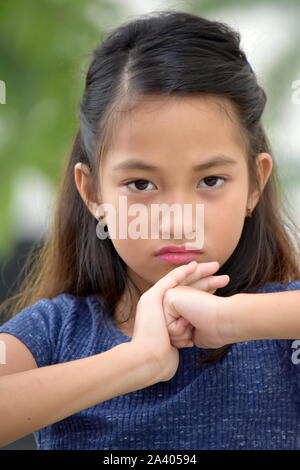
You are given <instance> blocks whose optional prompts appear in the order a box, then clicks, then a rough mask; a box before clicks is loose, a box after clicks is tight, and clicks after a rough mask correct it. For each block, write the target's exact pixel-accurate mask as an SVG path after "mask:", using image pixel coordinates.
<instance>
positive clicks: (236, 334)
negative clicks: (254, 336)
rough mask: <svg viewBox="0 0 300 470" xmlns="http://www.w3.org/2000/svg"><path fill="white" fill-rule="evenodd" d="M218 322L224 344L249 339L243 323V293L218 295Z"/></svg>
mask: <svg viewBox="0 0 300 470" xmlns="http://www.w3.org/2000/svg"><path fill="white" fill-rule="evenodd" d="M220 299H221V301H220V309H219V324H220V328H219V329H220V334H221V336H222V339H223V341H224V344H232V343H238V342H240V341H246V340H247V339H249V338H248V337H247V336H248V335H247V331H246V328H245V326H246V325H244V322H243V320H244V317H243V315H242V313H243V307H242V304H243V294H234V295H231V296H229V297H220Z"/></svg>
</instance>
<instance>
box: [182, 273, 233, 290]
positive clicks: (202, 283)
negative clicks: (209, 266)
mask: <svg viewBox="0 0 300 470" xmlns="http://www.w3.org/2000/svg"><path fill="white" fill-rule="evenodd" d="M229 281H230V277H229V276H228V275H227V274H223V275H222V276H208V277H206V278H204V279H200V280H199V281H196V282H193V283H192V284H190V285H189V287H194V288H196V289H200V290H204V291H207V292H211V291H214V292H215V291H216V290H217V289H220V288H221V287H225V286H226V285H227V284H228V282H229Z"/></svg>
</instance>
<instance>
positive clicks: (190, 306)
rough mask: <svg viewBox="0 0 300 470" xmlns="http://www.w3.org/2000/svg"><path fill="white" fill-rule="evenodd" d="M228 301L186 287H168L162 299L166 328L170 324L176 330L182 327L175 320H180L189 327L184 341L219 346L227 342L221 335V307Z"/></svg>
mask: <svg viewBox="0 0 300 470" xmlns="http://www.w3.org/2000/svg"><path fill="white" fill-rule="evenodd" d="M227 300H228V298H226V297H218V296H217V295H212V294H210V293H209V292H204V291H201V290H197V289H195V288H193V287H188V286H177V287H176V288H172V289H169V290H168V291H167V292H166V294H165V295H164V300H163V308H164V312H165V316H166V318H168V319H169V331H170V329H172V328H173V327H172V325H173V324H174V329H177V331H178V330H180V328H182V327H181V326H180V325H179V326H178V324H176V323H177V322H181V325H182V323H183V324H184V325H186V324H187V323H188V324H191V325H192V327H191V329H190V330H188V332H189V335H190V336H189V337H187V339H186V343H187V344H188V343H189V341H190V342H192V343H193V344H192V345H195V346H197V347H199V348H220V347H221V346H224V345H225V344H228V341H226V338H224V337H223V335H222V306H223V305H224V302H227ZM170 319H173V320H170ZM187 336H188V335H187ZM181 347H188V346H181Z"/></svg>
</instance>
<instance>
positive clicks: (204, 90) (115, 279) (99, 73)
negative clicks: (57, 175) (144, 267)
mask: <svg viewBox="0 0 300 470" xmlns="http://www.w3.org/2000/svg"><path fill="white" fill-rule="evenodd" d="M193 93H198V94H215V95H219V96H221V97H225V98H227V99H228V100H230V102H231V103H232V105H233V106H234V107H235V109H236V112H237V116H238V118H239V123H240V128H241V131H242V132H243V135H244V136H245V139H246V142H247V159H248V171H249V181H250V183H251V187H252V188H254V187H255V188H259V183H258V175H257V173H256V165H255V156H256V155H257V154H258V153H260V152H267V153H270V154H271V153H272V152H271V148H270V144H269V142H268V139H267V137H266V134H265V132H264V129H263V126H262V123H261V117H262V113H263V110H264V108H265V104H266V100H267V98H266V94H265V92H264V90H263V89H262V87H261V86H260V85H259V84H258V82H257V77H256V75H255V73H254V72H253V70H252V69H251V67H250V65H249V64H248V62H247V59H246V56H245V53H244V52H243V50H242V49H241V48H240V34H239V33H238V32H237V31H234V30H233V29H231V28H230V27H229V26H227V25H226V24H224V23H221V22H217V21H211V20H209V19H206V18H203V17H200V16H196V15H193V14H190V13H186V12H180V11H172V10H169V11H159V12H152V13H150V14H147V15H143V16H140V17H138V18H137V19H134V20H131V21H129V22H127V23H124V24H122V25H121V26H119V27H117V28H116V29H114V30H113V31H111V32H110V33H109V34H108V35H107V37H106V38H105V39H104V40H103V42H102V43H100V44H99V45H98V46H97V47H96V48H95V49H94V51H93V56H92V60H91V63H90V65H89V68H88V71H87V76H86V83H85V90H84V93H83V97H82V99H81V102H80V106H79V114H80V127H79V129H78V131H77V133H76V136H75V139H74V142H73V147H72V149H71V152H70V156H69V158H68V161H67V162H66V164H65V168H64V172H63V174H62V176H61V181H60V185H59V189H58V192H57V196H56V198H57V199H56V206H55V207H56V208H55V212H54V220H53V223H52V228H51V231H50V233H49V236H48V238H47V240H46V241H45V244H44V246H43V247H42V249H41V250H40V251H39V252H38V254H37V255H36V256H34V263H33V267H32V268H31V271H30V275H29V276H27V277H26V279H25V282H24V284H23V285H22V288H21V290H20V292H19V293H18V294H17V295H15V296H14V297H11V298H10V299H8V300H13V299H14V300H17V302H16V303H15V310H14V312H13V314H16V313H18V312H19V311H20V310H22V309H23V308H25V307H26V306H28V305H31V304H33V303H34V302H36V301H37V300H39V299H40V298H43V297H46V298H52V297H54V296H57V295H59V294H61V293H63V292H66V293H70V294H73V295H78V296H87V295H90V294H94V295H95V296H96V298H97V297H99V299H101V302H102V304H103V305H104V306H105V309H106V310H107V311H108V312H110V314H111V315H113V313H114V309H115V308H116V306H117V304H118V302H119V300H120V299H121V296H122V294H123V292H124V289H125V287H128V288H129V289H131V288H135V286H134V285H133V284H132V283H131V281H130V279H129V278H128V275H127V271H126V264H125V262H124V261H123V260H122V259H121V258H120V256H119V255H118V253H117V252H116V250H115V248H114V246H113V244H112V242H111V240H110V238H106V239H105V240H99V239H98V238H97V237H96V235H95V228H96V224H97V220H96V219H95V218H94V217H93V215H92V214H91V213H90V211H89V210H88V208H87V207H86V205H85V204H84V202H83V200H82V198H81V196H80V194H79V192H78V190H77V188H76V185H75V181H74V166H75V164H76V163H78V162H83V163H85V164H87V165H88V167H89V168H90V170H91V178H90V188H89V194H90V196H91V198H92V197H93V196H94V195H95V194H98V193H97V190H98V187H97V183H98V175H99V173H98V170H99V168H100V163H101V159H102V156H103V155H105V151H106V149H107V148H108V147H109V143H110V142H111V139H112V138H113V132H114V129H115V128H116V127H117V122H118V118H119V116H120V115H122V113H124V112H125V108H126V106H127V108H126V110H129V108H130V106H131V107H132V108H133V107H134V105H135V104H136V103H138V100H142V99H143V98H144V97H145V96H152V95H158V96H160V97H172V96H178V97H179V96H185V95H191V94H193ZM117 111H119V112H117ZM123 115H124V114H123ZM100 190H101V188H100ZM294 229H295V225H294V222H293V221H292V219H291V218H290V216H289V214H288V211H287V209H286V208H284V206H283V204H282V201H280V200H279V181H278V176H277V169H276V163H275V161H274V160H273V171H272V173H271V175H270V177H269V180H268V182H267V184H266V186H265V188H264V190H263V191H262V193H261V195H260V199H259V202H258V204H257V205H256V207H255V209H254V211H253V214H252V217H251V218H245V224H244V227H243V231H242V234H241V238H240V240H239V243H238V245H237V247H236V249H235V250H234V252H233V253H232V255H231V256H230V258H229V259H228V260H227V262H226V263H225V264H224V265H223V266H222V267H221V268H220V270H219V271H218V272H217V273H216V274H228V275H229V276H230V280H231V281H230V283H229V285H228V286H226V287H224V288H223V289H219V290H218V291H217V292H216V295H220V296H230V295H233V294H235V293H238V292H255V290H256V289H258V288H260V287H262V286H263V285H265V284H266V283H269V282H280V283H288V282H289V281H291V280H294V279H300V272H299V268H298V254H296V247H297V248H299V247H298V239H297V237H296V238H295V240H294V242H295V244H293V240H292V237H291V235H292V233H295V234H296V233H297V228H296V231H295V232H294ZM289 230H290V233H289ZM230 347H231V345H226V346H224V347H222V348H218V349H214V350H208V354H207V356H205V358H204V359H202V360H201V361H200V362H198V363H197V364H198V365H203V364H209V363H214V362H216V361H217V360H219V359H221V358H222V357H223V356H225V354H226V353H227V352H228V350H229V349H230Z"/></svg>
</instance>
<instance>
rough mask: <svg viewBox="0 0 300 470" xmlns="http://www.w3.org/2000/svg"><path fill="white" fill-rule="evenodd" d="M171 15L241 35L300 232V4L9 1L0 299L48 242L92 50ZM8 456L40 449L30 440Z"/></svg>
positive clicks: (2, 26)
mask: <svg viewBox="0 0 300 470" xmlns="http://www.w3.org/2000/svg"><path fill="white" fill-rule="evenodd" d="M165 8H172V9H177V10H182V11H187V12H192V13H196V14H199V15H203V16H206V17H208V18H211V19H215V20H219V21H224V22H227V23H228V24H230V25H231V26H233V27H234V28H236V29H237V30H238V31H239V32H240V33H241V38H242V47H243V48H244V50H245V52H246V54H247V56H248V59H249V61H250V63H251V65H252V67H253V68H254V70H255V72H256V74H257V76H258V79H259V81H260V83H261V85H262V86H263V87H264V88H265V90H266V92H267V96H268V102H267V106H266V110H265V113H264V119H263V123H264V126H265V129H266V131H267V134H268V137H269V140H270V142H271V145H272V148H273V151H274V158H275V160H276V162H277V164H278V169H279V175H280V184H281V191H282V197H283V198H285V201H286V204H287V205H288V207H289V209H290V211H291V214H292V215H293V216H294V220H295V222H296V223H297V224H299V226H300V184H299V176H300V159H299V154H300V138H299V129H300V103H298V102H297V101H300V100H299V98H298V100H297V97H296V98H295V88H293V86H296V85H297V84H296V81H297V80H300V28H299V20H300V2H299V0H287V1H282V0H281V1H279V0H277V1H276V0H270V1H268V0H265V1H255V0H252V1H249V0H244V1H241V0H239V1H235V0H227V1H225V0H192V1H184V2H183V1H177V2H175V1H172V2H171V1H163V0H160V1H159V2H158V1H140V0H118V1H117V0H111V1H109V0H97V1H96V0H85V1H84V0H10V1H1V5H0V59H1V60H0V80H1V81H3V82H4V84H5V96H3V93H4V91H3V88H2V97H1V95H0V102H2V103H1V104H0V165H1V167H0V168H1V172H0V178H1V179H0V213H1V218H0V257H1V260H2V262H1V282H2V292H1V296H2V298H4V297H6V295H7V291H8V289H9V288H11V289H12V285H13V282H14V280H15V277H16V274H17V272H18V270H19V268H20V267H21V264H22V261H20V260H22V256H25V254H26V250H27V248H28V247H30V245H31V244H32V242H35V241H38V240H43V237H44V236H45V235H46V234H47V230H48V227H49V221H50V217H51V210H52V209H51V208H52V202H53V196H54V194H55V188H56V185H57V182H58V177H59V175H60V172H61V169H62V166H63V163H64V161H65V159H66V158H67V156H68V153H69V151H70V148H71V143H72V140H73V137H74V134H75V130H76V128H77V126H78V102H79V100H80V97H81V94H82V91H83V88H84V79H85V73H86V68H87V65H88V63H89V61H90V54H91V52H92V50H93V48H94V47H95V46H96V45H97V44H98V42H99V41H101V40H102V39H103V37H104V34H105V33H106V32H108V31H109V30H111V29H113V28H114V27H115V26H117V25H119V24H120V23H121V22H123V21H127V20H129V19H130V18H133V17H135V16H136V15H139V14H142V13H146V12H149V11H153V10H162V9H165ZM298 86H299V85H298ZM0 90H1V88H0ZM299 95H300V93H298V97H299ZM20 247H23V248H21V249H20ZM22 250H23V251H22ZM20 263H21V264H20ZM7 448H8V449H9V448H18V449H21V448H35V444H34V441H33V439H32V436H28V439H27V438H24V439H21V440H20V441H16V443H14V444H11V445H9V446H7Z"/></svg>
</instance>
